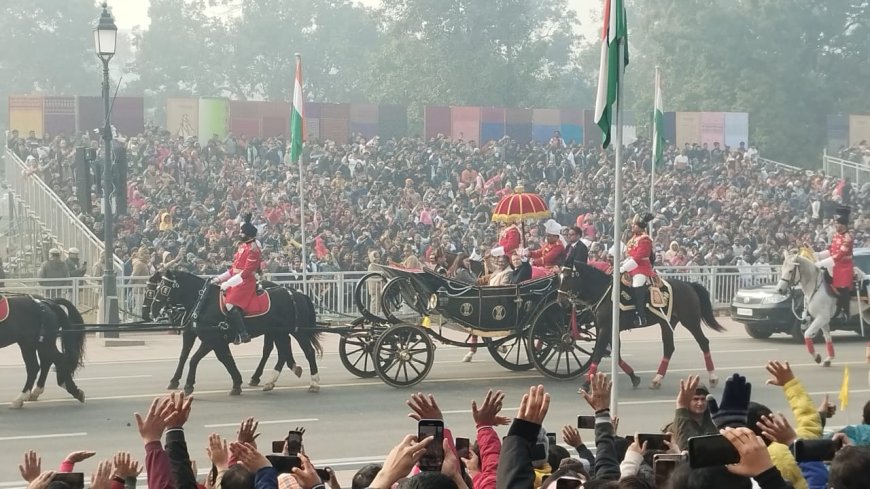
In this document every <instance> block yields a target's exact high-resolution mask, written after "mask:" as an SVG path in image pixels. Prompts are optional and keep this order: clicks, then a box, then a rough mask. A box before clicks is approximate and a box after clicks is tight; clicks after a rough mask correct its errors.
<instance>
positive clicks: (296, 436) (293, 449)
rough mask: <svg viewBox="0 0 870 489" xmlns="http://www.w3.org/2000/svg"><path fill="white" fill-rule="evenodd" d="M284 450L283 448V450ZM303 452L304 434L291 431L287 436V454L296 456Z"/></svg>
mask: <svg viewBox="0 0 870 489" xmlns="http://www.w3.org/2000/svg"><path fill="white" fill-rule="evenodd" d="M282 450H283V448H282ZM301 451H302V433H299V432H298V431H291V432H290V433H288V434H287V452H288V453H289V454H290V455H296V454H297V453H299V452H301Z"/></svg>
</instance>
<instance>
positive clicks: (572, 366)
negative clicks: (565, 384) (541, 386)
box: [528, 301, 596, 380]
mask: <svg viewBox="0 0 870 489" xmlns="http://www.w3.org/2000/svg"><path fill="white" fill-rule="evenodd" d="M570 314H571V311H570V310H565V309H563V308H562V306H560V305H559V303H558V302H555V301H554V302H550V303H549V304H547V305H546V306H544V307H543V308H542V309H541V310H540V311H539V312H538V313H537V314H536V315H535V317H534V319H533V320H532V326H531V327H530V328H529V340H528V341H529V356H530V357H531V360H532V363H534V364H535V368H537V369H538V371H539V372H541V373H542V374H544V375H546V376H547V377H550V378H553V379H557V380H568V379H575V378H577V377H579V376H581V375H583V373H584V372H586V369H587V368H589V361H590V360H591V358H592V351H593V349H594V348H595V340H596V334H595V330H594V329H592V328H584V327H583V326H584V325H583V324H582V323H579V322H578V324H577V328H576V333H575V332H574V331H572V328H571V322H570Z"/></svg>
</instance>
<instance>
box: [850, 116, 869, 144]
mask: <svg viewBox="0 0 870 489" xmlns="http://www.w3.org/2000/svg"><path fill="white" fill-rule="evenodd" d="M865 141H870V115H856V114H852V115H850V116H849V146H858V145H859V144H861V143H862V142H865ZM864 144H868V143H866V142H865V143H864Z"/></svg>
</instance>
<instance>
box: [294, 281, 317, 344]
mask: <svg viewBox="0 0 870 489" xmlns="http://www.w3.org/2000/svg"><path fill="white" fill-rule="evenodd" d="M296 294H299V295H298V297H299V298H300V299H301V300H303V301H305V309H306V312H307V313H308V314H307V316H308V321H307V324H303V325H302V327H301V328H296V333H295V334H294V335H293V336H295V337H296V339H297V340H298V341H299V342H303V341H304V342H307V343H309V344H311V346H313V347H314V350H315V351H316V352H317V356H318V357H321V358H322V357H323V345H321V344H320V336H321V334H320V332H318V331H317V312H316V311H315V308H314V302H313V301H312V300H311V297H308V295H306V294H303V293H301V292H296Z"/></svg>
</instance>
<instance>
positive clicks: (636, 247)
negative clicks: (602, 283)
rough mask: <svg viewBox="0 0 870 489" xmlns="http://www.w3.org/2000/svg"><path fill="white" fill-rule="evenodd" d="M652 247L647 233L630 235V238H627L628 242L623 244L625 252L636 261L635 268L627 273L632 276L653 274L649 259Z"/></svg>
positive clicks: (650, 275)
mask: <svg viewBox="0 0 870 489" xmlns="http://www.w3.org/2000/svg"><path fill="white" fill-rule="evenodd" d="M652 249H653V242H652V240H651V239H650V237H649V235H648V234H639V235H637V236H632V238H631V239H630V240H628V243H627V244H626V245H625V250H626V253H627V254H628V256H630V257H632V258H633V259H634V261H635V263H637V268H635V269H634V270H632V271H630V272H628V274H629V275H631V276H632V277H634V276H635V275H646V276H647V277H652V276H653V273H654V272H653V267H652V263H650V260H649V257H650V254H651V253H652Z"/></svg>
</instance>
